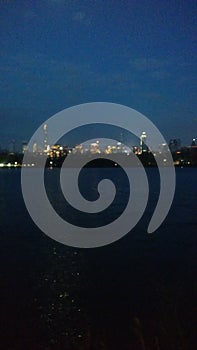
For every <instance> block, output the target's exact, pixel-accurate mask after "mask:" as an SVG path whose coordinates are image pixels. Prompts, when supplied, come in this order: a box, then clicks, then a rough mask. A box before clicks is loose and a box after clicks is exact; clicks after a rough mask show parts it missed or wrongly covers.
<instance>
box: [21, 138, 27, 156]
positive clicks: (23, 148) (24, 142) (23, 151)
mask: <svg viewBox="0 0 197 350" xmlns="http://www.w3.org/2000/svg"><path fill="white" fill-rule="evenodd" d="M26 151H28V143H27V141H23V142H22V153H23V154H24V153H25V152H26Z"/></svg>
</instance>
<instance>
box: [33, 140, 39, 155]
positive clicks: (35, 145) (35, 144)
mask: <svg viewBox="0 0 197 350" xmlns="http://www.w3.org/2000/svg"><path fill="white" fill-rule="evenodd" d="M37 151H38V145H37V143H36V142H34V144H33V153H37Z"/></svg>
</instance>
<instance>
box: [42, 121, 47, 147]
mask: <svg viewBox="0 0 197 350" xmlns="http://www.w3.org/2000/svg"><path fill="white" fill-rule="evenodd" d="M43 132H44V152H47V149H48V147H47V146H48V145H47V124H44V126H43Z"/></svg>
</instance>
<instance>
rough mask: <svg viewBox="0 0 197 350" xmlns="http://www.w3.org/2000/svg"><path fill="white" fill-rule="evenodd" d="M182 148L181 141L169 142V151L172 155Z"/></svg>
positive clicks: (172, 140) (173, 140)
mask: <svg viewBox="0 0 197 350" xmlns="http://www.w3.org/2000/svg"><path fill="white" fill-rule="evenodd" d="M180 148H181V140H180V139H171V140H170V141H169V149H170V151H171V152H172V153H173V152H176V151H178V150H180Z"/></svg>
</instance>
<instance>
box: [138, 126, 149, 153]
mask: <svg viewBox="0 0 197 350" xmlns="http://www.w3.org/2000/svg"><path fill="white" fill-rule="evenodd" d="M146 139H147V136H146V132H145V131H143V132H142V134H141V136H140V150H141V153H142V152H147V151H148V147H147V145H146Z"/></svg>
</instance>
